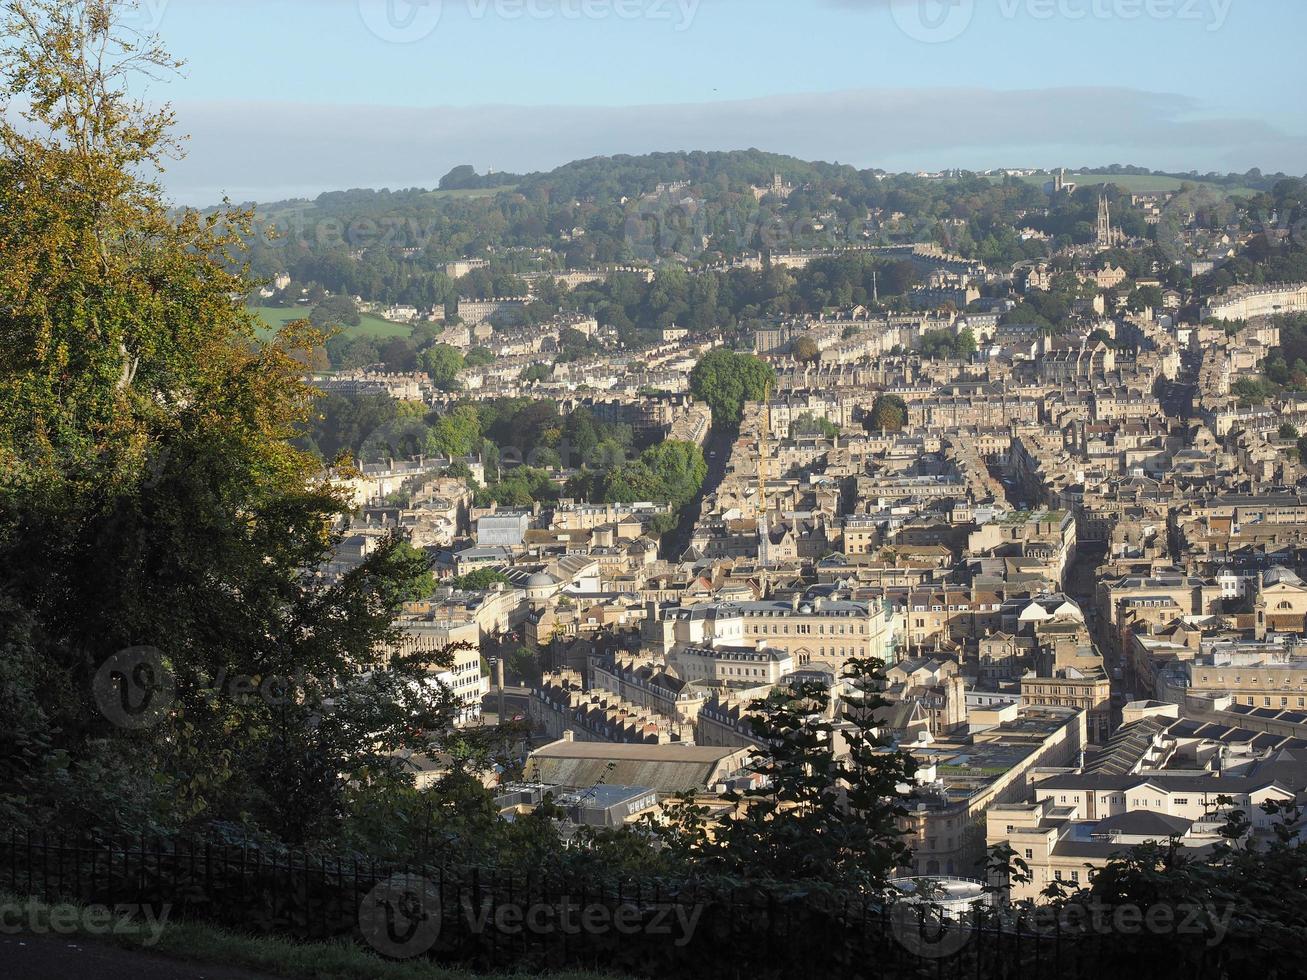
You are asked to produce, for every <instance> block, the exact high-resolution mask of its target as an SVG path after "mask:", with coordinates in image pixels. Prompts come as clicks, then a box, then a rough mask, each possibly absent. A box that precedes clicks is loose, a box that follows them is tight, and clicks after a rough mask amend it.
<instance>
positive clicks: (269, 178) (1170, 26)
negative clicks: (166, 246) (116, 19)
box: [140, 0, 1307, 203]
mask: <svg viewBox="0 0 1307 980" xmlns="http://www.w3.org/2000/svg"><path fill="white" fill-rule="evenodd" d="M140 16H141V17H143V18H145V19H146V20H147V21H150V22H153V23H157V28H158V31H159V33H160V34H161V36H162V37H163V39H164V41H165V43H166V44H167V46H168V47H169V48H170V50H172V51H173V53H174V54H176V55H178V56H180V57H182V58H184V59H185V60H186V61H187V69H186V75H185V77H184V78H181V79H179V80H176V81H174V82H172V83H170V84H168V85H166V86H154V87H152V88H151V89H150V95H151V96H157V97H163V98H168V99H170V100H171V101H172V102H173V103H174V104H175V106H176V108H177V111H178V117H179V121H180V125H181V129H182V130H183V131H185V132H188V133H189V134H190V135H191V137H192V141H191V148H190V153H189V156H188V159H187V160H185V161H183V162H181V163H179V164H178V165H176V166H175V167H174V168H173V169H172V171H171V172H170V174H169V175H168V182H169V186H170V188H171V190H172V192H173V193H174V195H175V196H176V197H177V198H178V199H179V200H182V201H187V202H192V203H205V202H208V201H211V200H213V199H215V198H216V197H217V196H218V195H220V194H221V193H224V192H225V193H229V194H231V195H233V196H235V197H237V198H244V197H257V198H265V199H266V198H269V197H281V196H290V195H296V194H311V193H314V192H316V191H318V190H322V189H327V188H333V187H346V186H350V187H352V186H392V187H393V186H410V185H431V184H434V183H435V181H436V180H438V179H439V177H440V175H441V174H443V173H444V172H445V171H446V170H448V169H449V168H450V167H451V166H453V165H455V164H458V163H472V164H473V165H475V166H477V167H478V169H482V170H484V169H485V168H486V167H488V166H492V167H495V168H496V169H502V170H519V169H541V168H548V167H552V166H556V165H557V164H559V163H562V162H565V161H566V160H569V159H573V158H577V157H584V156H592V155H596V154H608V153H620V152H629V153H635V152H645V151H649V150H656V149H663V150H671V149H727V148H738V147H745V146H758V147H760V148H763V149H769V150H776V151H779V152H791V153H795V154H796V155H799V156H803V157H810V158H821V159H838V160H840V161H841V162H848V163H853V164H857V165H859V166H881V167H886V168H887V169H911V170H915V169H937V168H941V167H946V166H962V167H971V168H983V167H995V166H1018V165H1034V166H1053V165H1062V164H1065V165H1069V166H1077V165H1080V164H1084V163H1112V162H1120V163H1139V164H1142V165H1145V166H1152V167H1157V168H1164V169H1185V170H1187V169H1190V168H1197V169H1199V170H1208V169H1216V170H1227V169H1228V170H1245V169H1247V168H1248V167H1251V166H1260V167H1262V168H1263V169H1265V170H1268V171H1273V170H1285V171H1287V172H1292V173H1299V174H1301V173H1304V172H1307V106H1305V105H1304V100H1303V98H1302V92H1303V89H1304V83H1307V68H1305V67H1304V62H1303V59H1302V57H1301V55H1300V54H1298V53H1296V52H1295V50H1294V48H1296V47H1298V46H1299V44H1300V39H1301V38H1303V37H1307V4H1304V3H1303V2H1302V0H443V2H440V0H426V2H418V3H416V4H414V3H411V2H410V0H142V13H141V15H140ZM1293 39H1299V41H1295V40H1293Z"/></svg>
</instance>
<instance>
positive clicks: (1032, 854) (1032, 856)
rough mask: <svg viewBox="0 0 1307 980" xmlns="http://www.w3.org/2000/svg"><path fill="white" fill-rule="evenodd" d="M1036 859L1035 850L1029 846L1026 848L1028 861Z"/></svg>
mask: <svg viewBox="0 0 1307 980" xmlns="http://www.w3.org/2000/svg"><path fill="white" fill-rule="evenodd" d="M1034 859H1035V852H1034V851H1033V850H1031V849H1030V848H1028V847H1027V848H1026V860H1027V861H1033V860H1034Z"/></svg>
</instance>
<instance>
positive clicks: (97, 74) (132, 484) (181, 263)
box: [0, 0, 452, 842]
mask: <svg viewBox="0 0 1307 980" xmlns="http://www.w3.org/2000/svg"><path fill="white" fill-rule="evenodd" d="M117 14H118V5H117V4H114V3H101V2H93V0H85V2H66V0H6V3H5V4H4V8H3V13H0V17H3V20H4V30H3V32H0V37H2V38H3V40H0V79H3V81H2V82H0V85H2V86H3V88H2V89H0V95H2V97H3V101H4V105H5V111H4V113H3V115H0V597H2V601H3V604H4V607H5V608H4V619H5V622H6V630H5V633H6V640H5V643H6V645H7V646H6V649H5V651H4V652H3V656H2V657H0V659H3V660H4V662H5V665H6V666H5V670H6V673H5V677H4V682H5V683H4V687H5V691H6V694H5V696H4V697H0V733H3V736H4V744H5V750H4V751H3V754H4V755H5V759H6V761H5V763H0V765H3V766H4V767H5V772H4V778H3V780H0V811H3V812H4V813H5V814H6V815H7V816H13V815H14V814H15V813H18V814H20V815H21V818H22V819H26V820H28V821H35V822H37V823H41V824H44V823H48V822H51V821H55V820H56V819H57V821H58V823H59V825H60V826H61V827H62V828H63V829H65V830H66V831H68V832H70V833H73V832H77V831H79V830H93V829H97V828H103V829H105V830H110V831H118V832H121V831H124V830H126V831H129V832H135V831H146V830H151V831H152V830H156V829H161V828H170V827H179V826H185V825H194V824H198V823H203V822H208V821H215V820H229V821H232V822H233V823H243V824H245V825H246V826H248V827H250V828H252V829H254V830H255V831H256V832H257V831H258V830H259V829H263V830H266V831H270V832H272V833H274V834H276V835H278V836H280V837H281V838H282V839H283V840H287V841H292V842H303V841H308V840H316V839H321V838H322V837H324V836H329V835H330V834H331V833H333V832H334V830H335V828H337V827H338V826H339V822H340V820H341V818H342V813H343V808H344V805H345V799H346V787H347V786H349V785H350V784H351V783H353V784H354V785H360V784H365V783H368V782H369V781H370V779H371V778H372V776H371V775H370V774H375V773H380V772H395V773H397V774H398V768H397V767H396V765H395V762H394V754H395V753H397V752H400V751H402V750H405V749H411V750H413V751H421V750H424V749H425V748H427V747H428V745H429V738H427V737H426V735H425V734H424V733H427V732H440V731H443V730H444V729H445V728H447V727H448V723H449V720H450V718H451V717H452V713H451V712H452V708H451V705H452V701H451V699H450V698H449V696H448V692H447V691H443V692H442V691H441V690H440V689H439V688H437V687H435V686H432V685H429V684H424V683H420V681H422V679H424V678H426V677H428V676H429V675H430V674H431V673H432V672H434V671H436V670H439V669H441V665H442V664H447V663H448V662H449V657H448V654H447V653H446V652H442V651H434V652H430V653H421V654H411V655H403V656H397V657H393V658H386V657H385V656H384V651H386V649H387V647H388V646H389V645H390V644H392V643H394V642H395V641H396V640H397V638H398V637H397V634H396V631H395V628H394V618H395V615H396V613H397V612H398V611H399V609H400V608H401V604H402V603H403V601H404V599H405V598H406V597H407V596H409V595H411V594H412V589H413V587H414V584H415V583H417V585H418V587H420V586H421V583H422V581H423V576H424V575H426V573H427V571H428V569H427V563H426V561H425V559H424V558H423V557H420V556H418V555H416V554H414V553H412V552H411V551H409V550H406V549H404V548H402V547H401V544H402V542H400V541H399V540H397V539H386V540H383V541H382V542H381V543H380V545H379V547H378V548H377V549H376V550H375V551H374V552H372V553H371V554H370V555H369V556H368V557H367V559H365V560H364V561H363V562H362V563H361V564H360V565H358V566H356V567H355V568H354V569H352V570H350V571H349V572H347V573H346V574H345V575H344V576H342V577H341V578H340V580H339V581H338V582H337V583H336V584H334V585H332V586H330V587H327V588H322V587H320V586H319V585H318V584H317V583H316V581H315V580H314V578H313V577H312V576H308V575H305V574H304V572H305V570H306V569H314V568H317V567H319V566H320V565H322V564H323V563H325V561H326V560H327V558H328V557H329V555H330V554H331V551H332V548H333V546H334V544H335V543H336V542H337V540H338V538H337V536H336V535H335V533H334V532H333V530H332V528H333V527H335V526H337V523H338V522H339V520H340V518H341V517H342V516H343V515H344V514H345V513H346V512H347V502H346V501H345V500H344V499H343V497H342V495H341V494H339V493H338V492H336V491H334V490H333V489H332V488H331V487H330V486H329V485H328V484H326V483H325V482H323V481H321V480H320V479H319V478H318V472H319V465H320V464H319V461H318V460H317V459H315V458H314V457H313V456H311V455H310V454H308V453H306V452H303V451H301V450H299V449H297V448H295V447H294V446H293V445H292V443H291V440H292V439H293V438H294V437H296V436H297V435H298V433H299V429H300V427H301V426H302V425H303V424H304V423H305V421H306V420H307V419H308V417H309V415H310V413H311V411H312V410H313V405H314V401H315V398H316V397H317V395H316V392H315V391H314V390H313V389H312V388H311V387H309V386H308V385H307V384H306V383H305V380H304V370H303V366H302V363H301V361H300V359H299V356H298V355H300V354H302V352H304V351H306V350H311V349H313V348H315V347H318V346H321V345H322V342H323V337H322V334H321V332H320V331H318V330H316V329H314V328H313V327H311V326H310V325H306V324H304V323H299V324H294V325H291V326H289V327H287V328H283V329H282V330H281V331H280V332H279V333H278V334H277V335H276V336H275V337H273V338H272V339H270V340H268V341H266V342H265V341H261V340H260V334H259V332H258V330H257V328H256V324H255V322H254V320H253V318H252V316H251V315H249V314H247V313H245V312H244V311H243V310H242V309H241V308H240V307H239V306H237V305H236V304H233V302H232V300H231V297H232V296H244V295H248V293H249V292H250V289H251V286H250V283H248V282H246V281H244V280H243V279H241V277H240V276H238V275H236V274H233V273H232V272H231V271H230V270H231V269H233V268H239V267H240V261H239V253H240V248H241V240H240V238H239V236H238V234H237V232H238V231H240V230H241V229H248V228H249V222H250V217H251V216H250V215H248V214H246V213H244V212H240V211H227V212H221V213H216V214H213V215H211V216H201V215H199V214H197V213H195V212H191V211H181V212H176V211H174V210H172V209H171V208H170V207H169V206H168V205H167V204H166V203H165V202H164V201H163V199H162V197H161V194H160V191H159V187H158V185H157V179H156V174H157V172H158V166H159V165H160V164H161V162H162V161H163V159H164V158H165V157H167V156H169V155H171V154H173V153H174V152H175V151H176V149H177V148H176V146H175V144H174V143H173V142H172V140H171V138H170V136H169V132H170V128H171V124H172V117H171V114H170V113H169V112H168V110H166V109H161V110H150V109H147V108H145V107H143V106H142V105H140V104H138V103H135V102H133V101H131V100H130V99H129V98H128V97H127V96H126V95H125V89H126V88H127V87H128V85H129V82H130V81H131V80H132V76H133V75H134V73H136V72H138V71H141V72H146V73H150V74H153V75H157V74H160V73H167V72H169V71H171V70H172V69H173V68H175V67H176V62H174V61H173V60H172V59H171V58H169V57H168V56H167V55H166V53H165V52H164V51H163V50H162V48H161V47H159V45H158V44H157V42H156V41H155V40H154V39H151V38H142V37H140V36H139V35H138V34H136V33H133V32H126V31H124V30H123V29H122V28H120V27H119V25H118V23H117V21H116V19H115V18H116V17H117ZM146 648H153V652H149V653H148V658H149V663H148V664H146V663H145V661H144V660H142V662H141V663H139V664H136V667H140V666H148V667H149V671H148V674H149V675H150V676H153V677H155V678H156V680H157V679H158V678H159V677H160V676H167V677H170V678H171V679H172V685H171V688H172V694H171V701H170V703H168V705H167V707H168V710H167V711H166V712H163V713H161V714H160V715H159V716H158V717H157V718H155V719H154V722H155V724H154V727H151V728H143V729H141V730H130V729H126V728H123V727H120V726H118V725H116V724H115V723H114V718H115V716H114V715H113V714H112V713H111V712H109V711H108V710H104V711H102V710H99V709H98V706H97V700H96V698H95V697H94V696H93V692H94V691H97V690H100V688H99V687H97V686H96V679H97V675H98V674H99V673H100V672H101V671H102V670H103V669H105V668H113V669H117V668H114V664H115V663H117V662H118V661H117V660H116V659H115V658H116V657H118V655H119V652H120V651H134V652H132V653H131V655H132V656H134V657H143V658H144V657H146V656H147V654H145V653H141V651H142V650H143V649H146ZM136 667H131V669H130V670H128V672H127V674H126V675H124V676H138V675H137V674H136V673H135V671H136ZM278 677H280V678H285V679H290V678H295V680H294V688H295V690H294V693H293V696H291V697H282V698H277V699H274V698H272V697H260V696H254V697H250V696H241V695H239V694H236V693H233V692H231V691H230V690H226V689H222V690H219V691H217V692H216V693H215V692H214V690H213V685H214V684H215V683H218V680H217V679H220V678H228V679H233V678H265V679H271V678H278ZM155 689H156V690H157V689H158V688H157V687H156V688H155ZM11 692H16V695H17V697H18V701H15V697H14V696H12V695H11ZM24 700H27V703H22V702H23V701H24ZM328 703H330V705H331V708H330V710H329V711H328V710H326V707H327V705H328ZM13 745H21V746H26V748H25V749H23V750H22V752H23V753H25V754H22V755H18V756H15V755H12V754H10V752H9V747H10V746H13ZM55 772H58V773H59V776H58V777H57V778H52V775H51V774H52V773H55ZM106 773H112V774H113V778H112V780H109V779H106V777H105V774H106ZM16 797H21V798H22V801H23V802H22V805H21V807H20V808H18V809H17V810H15V809H14V808H11V807H10V806H9V803H11V802H12V801H13V800H14V799H15V798H16ZM6 822H7V821H6Z"/></svg>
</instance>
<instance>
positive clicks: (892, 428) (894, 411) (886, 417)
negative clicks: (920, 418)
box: [867, 395, 908, 432]
mask: <svg viewBox="0 0 1307 980" xmlns="http://www.w3.org/2000/svg"><path fill="white" fill-rule="evenodd" d="M907 424H908V406H907V405H906V404H905V403H904V401H903V399H902V398H900V397H899V396H898V395H881V396H880V397H879V398H877V399H876V401H875V402H874V403H873V404H872V406H871V414H870V415H868V416H867V429H868V430H869V431H871V432H898V431H900V430H901V429H902V428H903V427H904V426H905V425H907Z"/></svg>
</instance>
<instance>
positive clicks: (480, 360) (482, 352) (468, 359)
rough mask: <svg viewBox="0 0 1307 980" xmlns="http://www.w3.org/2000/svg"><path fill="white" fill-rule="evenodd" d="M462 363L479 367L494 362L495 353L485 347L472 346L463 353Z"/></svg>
mask: <svg viewBox="0 0 1307 980" xmlns="http://www.w3.org/2000/svg"><path fill="white" fill-rule="evenodd" d="M463 363H464V364H465V365H467V366H468V367H480V366H482V365H484V364H493V363H495V355H494V354H493V353H492V352H491V351H490V349H489V348H487V347H473V348H472V349H471V350H469V351H468V352H467V353H466V354H464V355H463Z"/></svg>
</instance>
